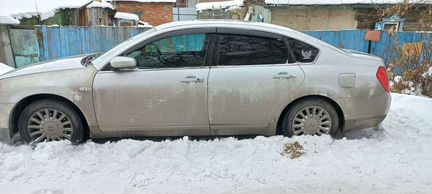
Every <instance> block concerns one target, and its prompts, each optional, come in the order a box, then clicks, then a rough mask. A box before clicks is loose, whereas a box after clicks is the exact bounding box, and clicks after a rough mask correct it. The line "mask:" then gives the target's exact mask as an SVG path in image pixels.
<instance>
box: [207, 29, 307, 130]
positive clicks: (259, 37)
mask: <svg viewBox="0 0 432 194" xmlns="http://www.w3.org/2000/svg"><path fill="white" fill-rule="evenodd" d="M217 31H218V33H219V34H218V35H217V36H218V38H217V39H218V40H217V46H216V55H215V61H214V66H212V67H211V70H210V75H209V86H208V95H209V102H208V106H209V120H210V127H211V130H212V133H214V134H237V133H260V132H259V131H260V130H262V129H263V128H265V127H266V126H267V125H268V124H269V123H270V121H271V119H272V118H274V117H275V116H278V115H275V114H279V112H278V111H279V110H280V109H281V107H282V106H283V107H284V106H286V105H287V102H289V101H290V99H291V98H293V97H294V95H295V93H296V91H297V89H298V87H299V86H300V84H301V83H302V81H303V80H304V73H303V71H302V70H301V68H300V67H299V66H298V65H297V63H295V60H294V57H293V56H292V54H291V53H290V51H289V49H288V46H287V44H286V41H285V40H284V38H283V37H281V36H278V35H273V34H270V33H262V32H254V31H247V32H246V31H242V32H236V31H233V30H229V31H226V32H224V30H223V29H218V30H217ZM236 129H247V130H248V131H247V132H245V131H243V130H236Z"/></svg>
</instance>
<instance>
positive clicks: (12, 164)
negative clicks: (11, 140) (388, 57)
mask: <svg viewBox="0 0 432 194" xmlns="http://www.w3.org/2000/svg"><path fill="white" fill-rule="evenodd" d="M392 97H393V101H392V105H391V110H390V112H389V114H388V116H387V118H386V119H385V121H384V123H383V125H382V127H380V128H378V129H368V130H363V131H358V132H355V133H349V134H347V135H346V138H344V139H341V140H333V139H331V138H330V137H324V136H323V137H316V136H314V137H312V136H307V137H306V136H304V137H296V138H292V139H290V138H284V137H282V136H275V137H269V138H266V137H256V138H253V139H242V140H237V139H235V138H222V139H215V140H208V141H204V140H202V141H197V140H190V139H188V138H183V139H178V140H173V141H169V140H166V141H162V142H154V141H149V140H147V141H135V140H122V141H118V142H108V143H104V144H96V143H93V142H88V143H85V144H83V145H79V146H72V145H70V144H69V143H68V142H51V143H43V144H40V145H38V146H37V147H35V148H34V149H33V148H31V147H30V146H27V145H22V146H9V145H5V144H0V193H432V116H431V115H432V99H428V98H423V97H415V96H406V95H397V94H393V95H392ZM293 141H299V142H300V143H301V144H302V145H303V146H304V149H305V151H306V154H305V155H303V156H301V157H300V158H298V159H294V160H291V159H290V158H289V157H287V156H282V155H281V151H282V149H283V146H284V144H286V143H289V142H293Z"/></svg>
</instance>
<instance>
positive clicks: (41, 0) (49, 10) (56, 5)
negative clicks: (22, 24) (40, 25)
mask: <svg viewBox="0 0 432 194" xmlns="http://www.w3.org/2000/svg"><path fill="white" fill-rule="evenodd" d="M90 2H92V0H19V2H17V1H10V0H2V1H1V6H0V17H1V18H3V19H2V20H1V23H3V24H17V21H18V20H17V19H21V18H31V17H33V16H40V17H41V19H42V20H45V19H48V18H50V17H52V16H54V14H55V13H56V12H57V11H58V10H59V9H66V8H80V7H83V6H85V5H87V4H89V3H90Z"/></svg>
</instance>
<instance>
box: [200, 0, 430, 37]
mask: <svg viewBox="0 0 432 194" xmlns="http://www.w3.org/2000/svg"><path fill="white" fill-rule="evenodd" d="M404 2H405V3H406V2H409V6H408V9H406V11H403V14H404V15H403V16H399V15H397V14H396V15H394V14H390V15H386V16H385V17H384V18H382V13H380V12H379V10H383V9H387V8H388V9H395V12H397V11H400V10H405V9H400V10H396V9H397V8H398V5H403V3H404ZM431 6H432V1H430V0H424V1H423V0H419V1H404V0H322V1H318V0H309V1H306V0H245V1H243V0H231V1H220V0H217V1H215V0H200V1H199V2H198V4H197V9H198V10H199V12H200V13H199V18H200V19H239V20H248V21H262V22H266V23H273V24H277V25H281V26H287V27H290V28H293V29H296V30H301V31H303V30H344V29H375V28H376V29H378V30H387V29H390V28H392V27H393V28H396V30H399V31H430V30H432V17H423V19H422V21H421V22H420V21H419V15H422V14H423V15H424V14H426V15H427V14H429V15H431V14H430V11H431V10H432V7H431Z"/></svg>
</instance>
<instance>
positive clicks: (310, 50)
mask: <svg viewBox="0 0 432 194" xmlns="http://www.w3.org/2000/svg"><path fill="white" fill-rule="evenodd" d="M288 44H289V46H290V48H291V49H292V52H293V54H294V56H295V58H296V60H297V61H298V62H300V63H311V62H313V61H315V59H316V57H317V56H318V53H319V50H318V49H317V48H315V47H313V46H311V45H309V44H306V43H304V42H302V41H299V40H296V39H293V38H289V39H288Z"/></svg>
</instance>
